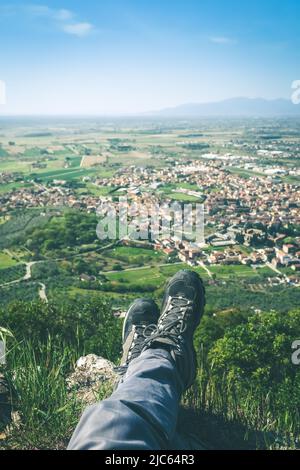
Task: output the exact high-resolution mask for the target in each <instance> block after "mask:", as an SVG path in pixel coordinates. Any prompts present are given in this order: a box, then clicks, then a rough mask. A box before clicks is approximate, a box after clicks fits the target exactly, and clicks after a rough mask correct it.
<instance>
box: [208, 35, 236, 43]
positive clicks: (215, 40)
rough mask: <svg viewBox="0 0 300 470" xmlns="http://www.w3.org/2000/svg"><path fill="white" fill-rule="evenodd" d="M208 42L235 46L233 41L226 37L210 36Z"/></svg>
mask: <svg viewBox="0 0 300 470" xmlns="http://www.w3.org/2000/svg"><path fill="white" fill-rule="evenodd" d="M209 40H210V42H213V43H214V44H236V41H235V40H234V39H231V38H229V37H227V36H211V37H210V38H209Z"/></svg>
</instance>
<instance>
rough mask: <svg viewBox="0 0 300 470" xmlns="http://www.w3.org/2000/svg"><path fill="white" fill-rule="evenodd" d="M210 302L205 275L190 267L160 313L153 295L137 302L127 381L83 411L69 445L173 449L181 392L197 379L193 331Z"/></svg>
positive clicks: (128, 329) (130, 315)
mask: <svg viewBox="0 0 300 470" xmlns="http://www.w3.org/2000/svg"><path fill="white" fill-rule="evenodd" d="M204 305H205V291H204V287H203V284H202V281H201V279H200V277H199V276H198V275H197V274H196V273H195V272H191V271H185V270H183V271H180V272H178V273H177V274H176V275H175V276H174V277H173V278H172V279H171V280H170V282H169V283H168V286H167V289H166V291H165V296H164V300H163V305H162V312H161V314H160V316H159V318H158V309H157V306H156V304H155V303H154V302H153V301H152V300H147V299H139V300H137V301H135V302H134V303H133V304H132V305H131V307H130V308H129V310H128V312H127V315H126V318H125V321H124V328H123V351H124V354H123V358H122V361H121V365H122V366H123V368H124V370H127V372H126V375H125V377H124V380H123V381H122V382H121V383H120V385H119V387H118V389H117V390H116V392H114V393H113V394H112V396H111V397H110V398H108V399H107V400H104V401H103V402H102V403H100V404H98V405H94V406H93V407H91V408H89V409H88V410H87V411H86V412H85V413H84V414H83V417H82V419H81V421H80V423H79V425H78V426H77V428H76V430H75V432H74V435H73V437H72V439H71V442H70V444H69V449H116V450H117V449H167V448H168V445H169V444H168V443H169V441H171V440H172V439H173V437H174V433H175V428H176V422H177V414H178V406H179V400H180V395H181V393H182V391H183V390H185V389H187V388H188V387H189V386H190V385H191V384H192V383H193V381H194V379H195V375H196V353H195V350H194V346H193V336H194V332H195V329H196V327H197V325H198V324H199V322H200V319H201V317H202V314H203V309H204ZM153 319H155V323H157V325H156V326H155V325H154V328H153V324H152V323H153ZM151 327H152V328H151ZM151 329H152V331H151V335H150V336H149V335H148V334H147V333H148V332H149V331H150V330H151Z"/></svg>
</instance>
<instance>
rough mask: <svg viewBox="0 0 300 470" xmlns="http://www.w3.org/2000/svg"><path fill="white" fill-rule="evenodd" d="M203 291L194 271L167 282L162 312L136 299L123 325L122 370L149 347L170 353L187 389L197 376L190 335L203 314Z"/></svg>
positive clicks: (174, 277) (147, 300) (152, 302)
mask: <svg viewBox="0 0 300 470" xmlns="http://www.w3.org/2000/svg"><path fill="white" fill-rule="evenodd" d="M204 306H205V290H204V286H203V283H202V280H201V278H200V276H198V274H197V273H196V272H194V271H189V270H182V271H179V272H178V273H177V274H175V276H173V278H172V279H171V280H170V281H169V283H168V284H167V287H166V291H165V295H164V298H163V303H162V308H161V313H160V312H159V308H158V306H157V305H156V303H155V302H154V301H153V300H151V299H137V300H135V301H134V302H133V304H132V305H131V306H130V307H129V310H128V312H127V314H126V317H125V320H124V325H123V357H122V360H121V367H122V368H124V370H126V368H127V367H128V365H129V364H130V362H131V361H132V360H133V359H135V358H137V357H138V356H139V355H140V354H141V353H142V352H143V351H145V350H146V349H149V348H162V349H166V350H167V351H169V353H170V355H171V356H172V358H173V360H174V361H175V364H176V367H177V368H178V372H179V374H180V377H181V379H182V381H183V383H184V388H185V389H187V388H189V387H190V385H192V383H193V381H194V379H195V375H196V353H195V349H194V345H193V336H194V332H195V329H196V327H197V326H198V324H199V322H200V320H201V317H202V315H203V311H204Z"/></svg>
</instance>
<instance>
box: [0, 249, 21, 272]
mask: <svg viewBox="0 0 300 470" xmlns="http://www.w3.org/2000/svg"><path fill="white" fill-rule="evenodd" d="M16 264H18V262H17V261H16V260H15V259H13V258H12V257H11V256H10V255H8V254H7V253H4V252H3V251H0V269H6V268H11V267H12V266H15V265H16Z"/></svg>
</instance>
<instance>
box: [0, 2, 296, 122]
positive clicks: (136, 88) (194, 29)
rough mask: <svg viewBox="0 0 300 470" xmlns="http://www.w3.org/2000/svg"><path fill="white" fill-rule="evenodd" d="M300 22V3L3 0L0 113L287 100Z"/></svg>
mask: <svg viewBox="0 0 300 470" xmlns="http://www.w3.org/2000/svg"><path fill="white" fill-rule="evenodd" d="M299 18H300V2H299V0H285V1H284V2H283V1H282V0H280V1H279V0H251V1H250V0H226V1H225V0H109V1H107V0H106V1H104V0H98V1H97V2H96V1H95V0H85V1H84V2H83V1H82V0H72V1H69V0H65V1H47V0H45V3H43V0H41V2H37V3H34V1H32V2H31V1H26V2H25V1H13V0H12V1H11V2H8V1H6V0H0V81H2V82H5V89H6V104H1V97H0V114H23V115H24V114H29V115H31V114H44V115H47V114H54V115H56V114H65V115H76V114H81V115H82V114H87V115H88V114H98V115H105V114H123V113H125V114H126V113H131V114H137V113H142V112H146V111H154V110H159V109H162V108H167V107H172V106H177V105H180V104H183V103H192V102H193V103H197V102H199V103H200V102H209V101H218V100H222V99H227V98H231V97H240V96H246V97H264V98H267V99H272V98H279V97H284V98H289V97H290V96H291V93H292V92H291V84H292V82H293V81H294V80H297V79H300V35H299ZM2 88H3V86H2ZM0 90H1V86H0Z"/></svg>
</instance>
